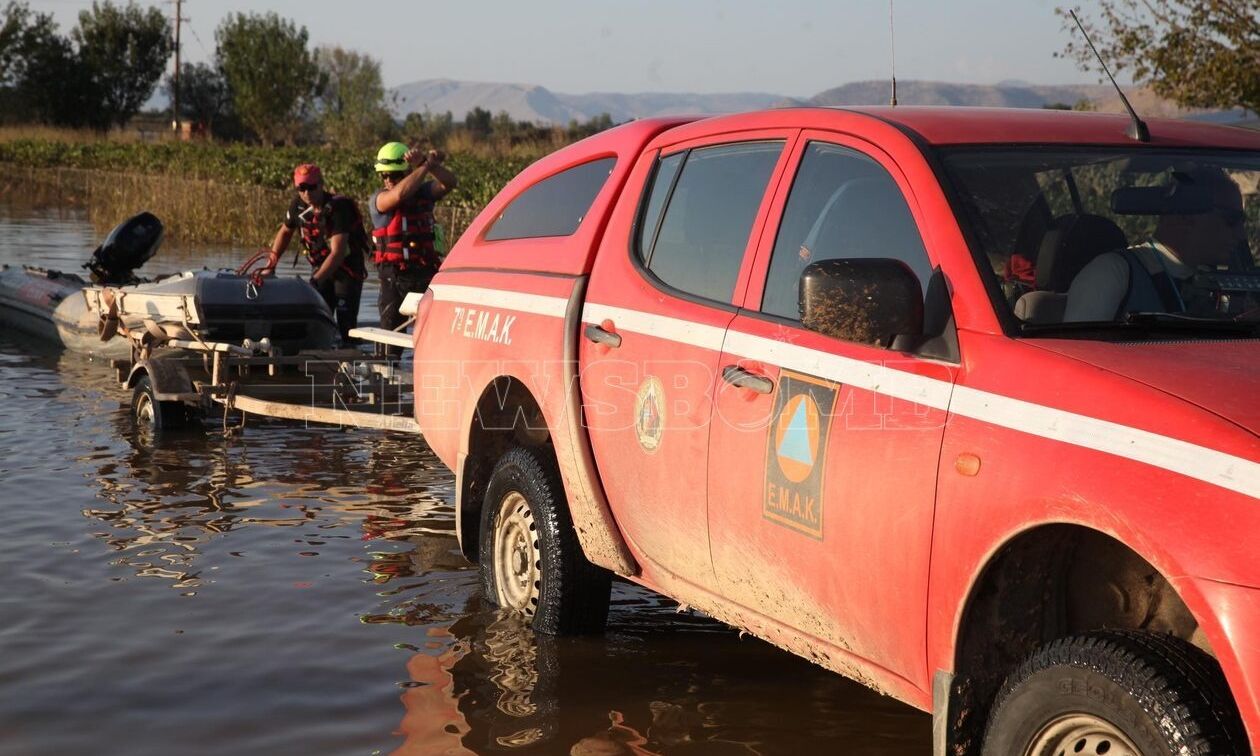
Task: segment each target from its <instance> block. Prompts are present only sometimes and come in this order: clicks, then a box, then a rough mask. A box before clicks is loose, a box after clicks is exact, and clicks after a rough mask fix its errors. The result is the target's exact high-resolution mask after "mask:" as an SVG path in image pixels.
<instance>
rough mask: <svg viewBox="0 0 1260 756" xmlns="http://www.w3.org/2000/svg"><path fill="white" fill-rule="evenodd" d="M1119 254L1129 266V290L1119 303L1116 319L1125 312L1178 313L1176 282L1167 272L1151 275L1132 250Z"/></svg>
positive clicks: (1161, 271) (1122, 251)
mask: <svg viewBox="0 0 1260 756" xmlns="http://www.w3.org/2000/svg"><path fill="white" fill-rule="evenodd" d="M1120 254H1121V255H1122V256H1123V257H1124V261H1125V262H1126V263H1128V265H1129V288H1128V291H1126V292H1125V296H1124V299H1123V300H1121V302H1120V310H1119V311H1118V312H1117V313H1116V317H1117V318H1118V317H1120V316H1121V315H1123V314H1124V313H1126V312H1179V311H1180V310H1181V308H1180V307H1179V306H1178V305H1177V301H1178V296H1177V293H1176V288H1175V287H1176V282H1174V281H1173V280H1172V277H1171V276H1169V275H1168V271H1166V270H1160V271H1159V272H1158V273H1151V272H1150V271H1149V270H1147V268H1146V264H1145V263H1144V262H1142V258H1141V257H1139V256H1138V254H1137V253H1136V252H1134V251H1133V250H1132V249H1122V250H1120Z"/></svg>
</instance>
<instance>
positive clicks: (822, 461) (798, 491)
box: [762, 370, 837, 540]
mask: <svg viewBox="0 0 1260 756" xmlns="http://www.w3.org/2000/svg"><path fill="white" fill-rule="evenodd" d="M836 389H837V386H836V385H835V384H833V383H827V382H826V381H823V380H820V379H818V378H812V377H810V376H807V375H801V374H799V373H793V372H790V371H787V370H784V371H782V372H781V373H780V374H779V391H778V393H777V394H776V395H775V402H774V422H773V424H772V425H771V427H770V434H769V436H770V440H769V443H768V444H767V449H766V490H765V500H764V502H763V505H762V515H763V516H764V517H765V518H766V519H768V520H771V521H772V522H776V523H778V524H780V525H785V526H787V527H789V528H792V529H793V530H797V531H800V532H802V533H804V534H806V535H808V536H811V537H813V538H818V539H820V540H821V539H822V534H823V521H822V501H823V484H824V478H825V473H826V459H827V439H828V436H829V434H830V431H831V413H832V410H833V408H834V407H835V404H836Z"/></svg>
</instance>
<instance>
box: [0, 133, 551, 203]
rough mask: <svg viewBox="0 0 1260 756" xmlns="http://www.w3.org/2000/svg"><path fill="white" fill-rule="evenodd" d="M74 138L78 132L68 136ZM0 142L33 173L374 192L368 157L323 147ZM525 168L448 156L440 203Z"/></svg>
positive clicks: (468, 195) (482, 198) (0, 150)
mask: <svg viewBox="0 0 1260 756" xmlns="http://www.w3.org/2000/svg"><path fill="white" fill-rule="evenodd" d="M71 133H72V134H73V133H77V132H71ZM2 137H3V135H0V163H7V164H10V165H16V166H27V167H32V168H80V169H89V170H103V171H113V172H121V173H128V174H133V173H139V174H156V175H163V176H177V177H180V178H184V179H195V180H204V181H214V182H217V183H220V184H230V185H237V186H247V187H261V188H265V189H276V190H280V189H287V188H288V187H290V186H291V182H292V180H293V167H294V166H296V165H298V164H299V163H317V164H319V166H320V168H322V169H323V172H324V178H325V181H326V182H327V183H328V185H329V186H330V187H331V188H333V189H335V190H336V191H338V192H341V193H343V194H348V195H350V196H353V197H356V198H360V199H364V200H366V198H367V197H368V195H370V194H371V193H372V192H373V191H375V190H376V189H377V188H379V187H380V181H379V179H378V178H377V176H376V174H375V172H374V171H373V164H374V163H375V152H374V151H368V152H357V151H351V150H344V149H337V148H328V147H317V148H311V147H276V148H270V147H258V146H253V145H243V144H230V145H223V144H218V143H214V142H155V143H145V142H125V141H118V140H111V139H106V140H90V139H82V140H75V139H49V138H25V137H21V138H16V139H9V140H7V141H4V140H3V138H2ZM530 162H532V158H531V157H528V156H487V155H480V154H471V153H456V154H452V155H451V156H450V158H449V159H448V160H447V165H448V167H449V168H450V169H451V170H452V171H454V172H455V175H457V176H458V177H459V182H460V186H459V189H457V190H456V191H455V192H453V193H452V194H451V195H450V196H449V197H448V198H447V199H446V200H445V201H446V202H447V204H449V205H458V206H460V207H464V208H480V207H483V206H485V204H486V203H487V202H489V201H490V199H491V198H492V197H494V195H495V194H496V193H497V192H498V191H499V189H501V188H502V187H503V185H504V184H506V183H507V182H508V181H509V180H511V178H512V177H513V176H515V175H516V174H517V173H519V172H520V171H521V169H523V168H524V167H525V166H527V165H528V164H529V163H530Z"/></svg>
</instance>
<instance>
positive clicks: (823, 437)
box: [709, 132, 952, 689]
mask: <svg viewBox="0 0 1260 756" xmlns="http://www.w3.org/2000/svg"><path fill="white" fill-rule="evenodd" d="M859 144H863V143H860V142H853V143H850V144H845V143H843V140H842V139H841V138H840V137H838V136H836V135H829V136H824V135H819V134H810V133H809V132H806V133H805V134H803V135H802V137H801V140H800V143H799V145H798V147H797V155H796V157H795V159H794V160H793V162H792V165H790V166H789V167H788V176H789V177H791V178H790V179H787V178H785V179H784V181H783V182H782V187H781V189H780V191H779V195H780V197H779V198H778V199H777V200H776V202H775V203H774V209H773V210H772V212H771V217H770V219H769V221H768V223H767V229H768V230H767V232H766V233H765V234H763V238H762V249H763V253H762V254H761V255H759V257H758V264H757V266H756V269H757V270H759V271H760V272H759V273H753V276H754V279H753V280H754V281H755V283H754V284H752V285H750V287H749V292H748V298H747V299H746V301H745V307H744V308H743V309H741V310H740V312H739V314H738V315H737V316H736V317H735V318H734V320H733V321H732V322H731V324H730V326H729V329H728V333H727V338H726V341H725V346H724V352H723V354H722V357H721V360H720V361H719V371H720V373H719V374H720V375H722V376H723V385H722V386H721V387H720V388H719V390H718V392H717V396H716V399H715V404H716V406H715V417H714V421H713V433H712V439H711V441H710V465H709V502H710V505H709V523H710V538H711V541H712V554H713V561H714V569H715V573H716V577H717V582H718V585H719V586H720V588H719V591H720V592H721V593H723V594H724V595H726V596H728V597H730V598H732V599H734V600H736V601H738V602H740V603H741V604H742V605H744V606H745V607H747V608H748V609H751V610H753V611H755V612H758V613H760V614H762V615H764V616H766V617H769V618H771V619H773V620H775V621H777V622H779V623H782V624H783V625H786V626H787V627H789V628H791V629H793V630H795V631H797V632H800V633H803V634H805V635H807V636H808V637H812V638H816V639H818V640H821V641H823V642H824V644H825V645H826V647H829V648H830V649H831V651H834V652H835V653H837V654H839V655H840V656H841V657H843V656H844V655H846V654H852V655H854V656H857V657H860V658H863V659H866V660H868V661H870V662H874V663H875V664H878V665H879V666H881V667H883V668H884V669H886V670H889V671H891V672H893V673H895V674H897V675H899V676H901V677H902V678H904V679H906V680H910V681H911V682H912V683H914V684H915V685H917V686H919V687H920V688H921V689H922V688H923V687H924V686H926V684H927V681H926V680H924V679H922V678H923V677H924V672H923V670H924V653H925V635H924V633H925V627H924V619H923V618H924V616H925V612H926V606H927V589H928V560H929V552H930V547H931V533H932V514H933V506H934V495H935V485H936V471H937V460H938V457H939V455H940V449H941V438H942V434H943V429H944V425H945V415H946V413H945V409H946V408H947V406H948V399H949V395H950V391H951V390H952V380H951V376H952V366H951V365H948V364H945V363H943V362H940V361H936V360H928V359H923V358H919V357H916V356H914V355H911V354H905V353H899V352H895V351H891V350H889V349H884V348H881V347H880V346H876V345H872V344H869V343H858V342H857V341H850V340H846V339H844V338H840V337H829V336H824V335H822V334H821V333H818V332H816V331H813V330H810V329H808V328H805V327H804V326H802V324H801V313H800V310H799V308H798V292H799V279H800V275H801V273H802V271H803V270H804V268H805V266H806V265H808V264H809V263H811V262H815V261H818V260H823V259H827V258H889V257H891V258H896V259H899V260H901V261H902V262H904V263H905V264H906V265H907V266H909V268H910V269H911V270H913V271H914V273H915V274H916V276H917V277H918V278H919V280H920V283H921V285H922V286H924V287H925V288H926V285H927V283H928V279H929V277H930V275H931V265H930V263H929V259H928V255H927V252H926V248H925V242H924V236H923V235H922V234H921V233H920V230H919V226H918V224H917V223H916V220H915V214H916V213H915V211H914V210H912V208H913V200H912V198H909V197H908V195H907V194H906V193H905V191H904V189H903V187H904V186H905V182H904V179H902V180H899V177H900V174H899V173H896V168H895V165H894V164H892V162H891V160H889V159H888V158H887V157H886V156H884V155H882V153H878V152H876V151H874V150H873V148H870V147H864V148H860V149H859V148H858V147H857V146H856V145H859ZM894 175H897V176H898V178H894ZM779 208H782V210H780V209H779ZM776 227H777V233H774V234H772V233H771V231H773V230H774V229H775V228H776ZM767 258H768V259H767ZM763 282H764V286H763V285H762V283H763ZM758 289H761V291H758ZM835 316H836V317H838V318H841V319H842V318H843V317H844V314H843V313H836V314H835Z"/></svg>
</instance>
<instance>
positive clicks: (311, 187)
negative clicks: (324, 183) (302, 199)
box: [297, 184, 319, 192]
mask: <svg viewBox="0 0 1260 756" xmlns="http://www.w3.org/2000/svg"><path fill="white" fill-rule="evenodd" d="M318 188H319V184H298V185H297V190H298V191H299V192H313V191H315V190H316V189H318Z"/></svg>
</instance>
